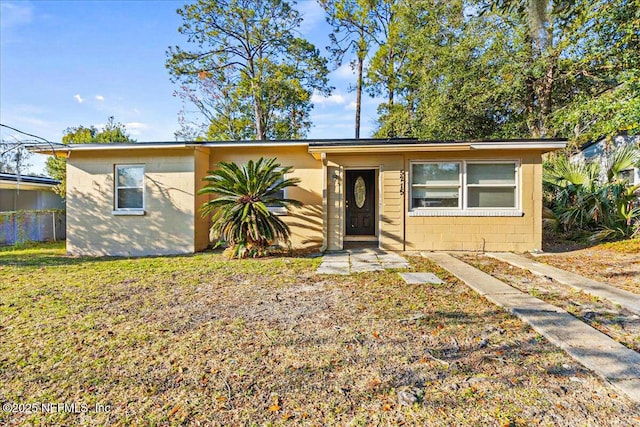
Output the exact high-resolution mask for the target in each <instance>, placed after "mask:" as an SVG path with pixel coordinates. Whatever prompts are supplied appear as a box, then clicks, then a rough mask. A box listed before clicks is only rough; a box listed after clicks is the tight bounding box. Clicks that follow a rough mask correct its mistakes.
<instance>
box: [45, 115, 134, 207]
mask: <svg viewBox="0 0 640 427" xmlns="http://www.w3.org/2000/svg"><path fill="white" fill-rule="evenodd" d="M62 142H63V143H64V144H88V143H91V142H100V143H121V142H136V141H135V139H132V138H131V137H130V136H129V134H127V130H126V127H125V126H124V125H123V124H122V123H119V122H116V121H115V119H114V117H113V116H111V117H109V119H108V120H107V123H106V124H105V126H104V128H102V129H101V130H99V129H97V128H96V127H95V126H90V127H85V126H82V125H81V126H78V127H70V128H67V129H66V130H65V131H64V136H63V137H62ZM45 167H46V170H47V173H48V174H49V176H50V177H51V178H53V179H57V180H58V181H60V184H58V185H57V186H56V187H55V191H56V193H57V194H59V195H60V196H61V197H63V198H64V197H65V196H66V194H67V159H66V158H65V157H59V156H51V157H49V158H48V159H47V162H46V164H45Z"/></svg>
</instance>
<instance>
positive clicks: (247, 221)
mask: <svg viewBox="0 0 640 427" xmlns="http://www.w3.org/2000/svg"><path fill="white" fill-rule="evenodd" d="M217 167H218V169H216V170H214V171H210V172H209V175H208V176H207V177H205V178H204V179H205V180H206V181H208V184H207V185H206V186H205V187H204V188H202V189H201V190H200V191H198V194H211V195H214V198H213V199H212V200H210V201H208V202H206V203H204V204H203V205H202V214H203V216H204V215H211V221H212V226H211V236H212V237H213V238H214V239H216V240H217V241H218V242H220V243H222V242H224V243H227V244H228V245H230V249H231V253H232V255H233V256H234V257H238V258H245V257H248V256H250V257H257V256H263V255H265V254H266V253H267V249H268V247H269V246H271V245H273V244H275V243H276V242H278V241H283V242H285V243H288V241H289V239H290V235H291V232H290V230H289V227H288V226H287V224H285V223H284V222H283V221H282V220H281V219H280V218H278V216H276V215H275V214H273V213H272V212H271V211H269V207H283V208H288V207H289V206H302V204H301V203H300V202H298V201H296V200H292V199H284V198H279V197H278V193H279V192H280V191H281V190H283V189H285V188H287V187H291V186H295V185H296V184H297V183H298V182H299V180H298V179H297V178H289V179H285V174H287V173H288V172H290V171H291V170H292V168H291V167H285V168H280V164H279V163H276V159H275V158H271V159H264V158H260V159H259V160H258V161H256V162H254V161H252V160H250V161H249V162H248V163H247V164H245V165H242V166H238V165H237V164H235V163H227V162H220V163H219V164H218V165H217Z"/></svg>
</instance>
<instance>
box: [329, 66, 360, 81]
mask: <svg viewBox="0 0 640 427" xmlns="http://www.w3.org/2000/svg"><path fill="white" fill-rule="evenodd" d="M331 74H332V75H333V76H334V77H337V78H339V79H353V78H354V76H355V71H353V69H352V68H351V64H350V63H349V62H347V63H346V64H342V65H341V66H339V67H338V68H337V69H336V70H334V71H332V72H331Z"/></svg>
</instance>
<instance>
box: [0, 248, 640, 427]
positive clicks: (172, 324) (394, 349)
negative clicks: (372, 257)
mask: <svg viewBox="0 0 640 427" xmlns="http://www.w3.org/2000/svg"><path fill="white" fill-rule="evenodd" d="M63 252H64V250H63V248H62V247H61V246H60V245H44V246H41V247H34V248H24V249H19V250H2V251H1V252H0V318H1V323H0V348H1V349H2V352H0V384H2V387H1V388H0V401H2V402H3V403H4V402H15V403H22V404H33V403H44V402H50V403H64V402H66V403H72V402H75V403H77V404H78V405H80V404H84V405H87V407H88V408H89V409H92V408H94V405H95V404H96V403H97V404H101V405H108V406H109V409H110V410H109V411H108V412H95V411H89V412H86V413H69V412H65V411H62V412H56V413H48V414H44V413H41V412H39V413H31V414H26V413H10V412H0V424H3V425H53V424H56V425H71V424H73V425H123V426H124V425H149V426H151V425H247V426H254V425H255V426H280V425H303V426H307V425H308V426H324V425H350V426H359V425H500V426H502V425H605V426H606V425H630V424H633V423H635V422H636V421H637V420H638V419H639V418H638V417H640V413H639V412H638V408H637V407H635V406H634V405H632V404H630V403H629V402H628V401H627V400H626V399H625V398H624V397H622V396H617V395H616V394H615V393H614V392H613V391H612V389H610V388H609V387H607V386H605V385H603V383H602V382H601V381H600V380H598V379H597V378H595V377H594V376H593V375H592V374H590V373H589V372H587V371H585V370H584V369H582V368H581V367H580V366H579V365H578V364H576V363H574V362H573V361H572V360H571V359H569V358H568V357H567V356H566V355H565V354H564V353H563V352H562V351H560V350H558V349H557V348H555V347H553V346H551V345H550V344H548V343H547V342H546V341H545V340H544V339H542V338H541V337H540V336H539V335H538V334H536V333H535V332H534V331H532V330H531V329H530V328H529V327H527V326H526V325H524V324H523V323H521V322H520V321H519V320H517V319H516V318H514V317H512V316H510V315H508V314H506V313H505V312H503V311H502V310H500V309H498V308H497V307H495V306H493V305H491V304H490V303H488V302H486V300H484V299H483V298H481V297H479V296H478V295H476V294H475V293H474V292H473V291H471V290H469V289H468V288H467V287H466V286H464V285H462V284H460V283H459V282H458V281H457V280H456V279H455V278H453V277H451V276H449V275H448V274H447V273H446V272H444V271H442V270H440V269H438V268H437V267H436V266H434V265H433V264H431V263H430V262H429V261H427V260H424V259H422V258H410V262H411V263H412V266H413V270H416V271H434V272H435V273H436V274H438V275H439V276H440V277H441V278H443V279H444V280H445V284H443V285H437V286H432V285H406V284H404V283H403V282H402V281H401V279H400V278H399V277H398V275H397V274H396V273H395V272H389V271H388V272H380V273H362V274H358V275H352V276H347V277H344V276H318V275H316V274H315V270H316V268H317V267H318V265H319V262H320V259H312V258H306V257H303V256H299V257H296V256H295V255H294V256H291V257H287V258H270V259H265V260H234V261H227V260H224V259H222V258H221V256H220V255H218V254H211V253H204V254H198V255H194V256H183V257H158V258H137V259H121V258H118V259H113V258H98V259H90V258H73V257H67V256H64V255H63Z"/></svg>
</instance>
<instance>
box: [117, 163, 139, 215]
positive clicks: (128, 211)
mask: <svg viewBox="0 0 640 427" xmlns="http://www.w3.org/2000/svg"><path fill="white" fill-rule="evenodd" d="M127 167H136V168H142V207H140V208H121V207H119V206H118V192H119V190H121V189H123V190H124V189H131V188H140V187H120V186H119V185H118V170H119V169H120V168H127ZM145 175H146V166H145V165H144V164H140V163H132V164H115V165H113V190H114V191H113V212H112V213H113V215H144V213H145V207H146V191H145Z"/></svg>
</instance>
